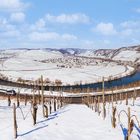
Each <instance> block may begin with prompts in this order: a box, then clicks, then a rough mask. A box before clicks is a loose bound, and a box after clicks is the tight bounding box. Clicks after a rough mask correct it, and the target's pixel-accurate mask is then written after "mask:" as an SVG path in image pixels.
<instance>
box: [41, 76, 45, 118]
mask: <svg viewBox="0 0 140 140" xmlns="http://www.w3.org/2000/svg"><path fill="white" fill-rule="evenodd" d="M41 91H42V94H41V102H42V113H43V117H45V111H44V86H43V76H42V75H41Z"/></svg>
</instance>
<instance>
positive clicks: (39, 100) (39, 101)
mask: <svg viewBox="0 0 140 140" xmlns="http://www.w3.org/2000/svg"><path fill="white" fill-rule="evenodd" d="M40 97H41V96H40V89H38V103H39V104H40V103H41V99H40Z"/></svg>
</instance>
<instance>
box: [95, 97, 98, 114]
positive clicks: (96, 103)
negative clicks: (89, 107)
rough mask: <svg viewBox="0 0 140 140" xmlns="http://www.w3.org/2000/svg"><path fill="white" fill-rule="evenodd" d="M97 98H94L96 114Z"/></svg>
mask: <svg viewBox="0 0 140 140" xmlns="http://www.w3.org/2000/svg"><path fill="white" fill-rule="evenodd" d="M97 102H98V100H97V96H96V97H95V98H94V109H95V112H97Z"/></svg>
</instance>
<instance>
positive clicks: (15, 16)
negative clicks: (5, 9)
mask: <svg viewBox="0 0 140 140" xmlns="http://www.w3.org/2000/svg"><path fill="white" fill-rule="evenodd" d="M25 17H26V16H25V14H24V13H23V12H17V13H12V14H11V16H10V20H11V21H12V22H24V20H25Z"/></svg>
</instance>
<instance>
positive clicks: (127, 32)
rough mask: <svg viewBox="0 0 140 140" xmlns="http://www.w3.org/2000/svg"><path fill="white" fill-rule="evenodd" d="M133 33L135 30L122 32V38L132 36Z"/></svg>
mask: <svg viewBox="0 0 140 140" xmlns="http://www.w3.org/2000/svg"><path fill="white" fill-rule="evenodd" d="M132 33H133V29H125V30H122V31H121V35H122V36H130V35H132Z"/></svg>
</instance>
